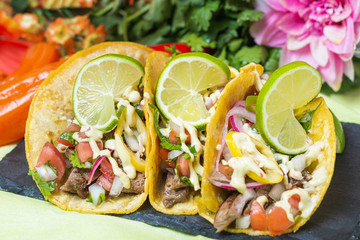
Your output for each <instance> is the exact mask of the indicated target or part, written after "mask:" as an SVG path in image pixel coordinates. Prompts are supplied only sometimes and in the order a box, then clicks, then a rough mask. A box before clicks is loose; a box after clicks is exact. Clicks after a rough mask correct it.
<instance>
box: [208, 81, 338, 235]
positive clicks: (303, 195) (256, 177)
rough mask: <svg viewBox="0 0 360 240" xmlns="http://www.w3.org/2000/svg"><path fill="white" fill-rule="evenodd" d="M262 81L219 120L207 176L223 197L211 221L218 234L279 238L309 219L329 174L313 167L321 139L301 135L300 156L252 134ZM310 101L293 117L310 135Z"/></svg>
mask: <svg viewBox="0 0 360 240" xmlns="http://www.w3.org/2000/svg"><path fill="white" fill-rule="evenodd" d="M267 78H268V76H266V75H265V74H264V75H262V76H260V77H259V75H258V77H257V79H256V80H255V84H254V86H255V87H253V88H252V89H256V90H255V91H252V93H250V95H248V96H247V97H246V101H245V100H240V101H238V102H236V103H235V104H234V105H233V106H232V108H231V109H230V111H228V113H227V115H226V117H225V119H224V120H225V121H224V126H223V129H222V133H221V135H222V136H221V140H220V143H219V144H218V145H217V146H216V149H217V150H218V154H217V157H216V165H215V167H214V170H213V171H212V174H211V175H210V176H209V177H208V180H209V181H210V182H211V184H212V185H213V186H216V187H218V188H220V189H224V190H225V191H224V192H225V196H227V197H225V201H223V202H222V204H221V205H220V206H219V207H218V209H217V211H216V214H215V216H214V219H213V224H214V227H215V228H216V229H217V231H218V232H220V231H223V230H224V229H238V230H239V232H241V231H240V230H241V229H244V231H245V232H246V233H249V229H250V231H252V230H253V231H266V232H268V233H270V235H277V234H281V233H283V232H285V231H287V230H289V228H291V227H292V226H293V225H294V224H295V223H297V222H298V221H299V220H300V219H307V218H309V217H310V216H311V214H312V213H313V211H314V209H315V208H316V207H317V206H318V203H319V201H321V197H322V196H321V194H322V191H320V189H321V188H323V187H324V186H325V185H326V184H328V183H327V180H328V176H329V174H331V173H329V172H328V169H327V168H326V167H325V166H324V165H321V164H319V162H320V161H323V160H322V159H323V155H324V152H325V143H324V141H323V140H321V139H320V140H314V139H312V138H310V137H307V141H306V143H307V149H306V151H305V152H303V153H300V154H296V155H287V154H283V153H279V152H277V151H276V150H274V149H273V148H272V147H271V146H269V145H268V144H267V143H266V141H265V140H264V139H263V138H262V136H261V135H260V134H259V132H258V131H257V129H256V116H255V111H254V105H255V104H256V97H257V95H258V93H259V91H260V90H261V87H262V85H263V84H264V82H265V81H266V79H267ZM254 99H255V101H254ZM313 102H316V106H317V107H316V106H315V109H312V110H311V111H309V110H308V111H306V112H305V114H304V113H302V115H300V116H296V117H297V118H298V120H299V121H300V123H304V122H307V124H305V125H304V124H303V127H304V128H305V130H306V131H307V132H311V131H312V129H311V128H309V126H311V121H312V116H313V115H314V114H316V111H317V110H318V108H319V107H320V106H321V104H324V103H323V102H322V101H319V99H316V100H313ZM313 108H314V107H313ZM214 161H215V159H214ZM203 197H204V196H203ZM205 197H206V196H205Z"/></svg>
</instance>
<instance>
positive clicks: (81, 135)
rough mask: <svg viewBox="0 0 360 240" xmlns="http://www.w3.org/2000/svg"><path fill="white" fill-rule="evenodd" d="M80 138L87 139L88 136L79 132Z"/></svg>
mask: <svg viewBox="0 0 360 240" xmlns="http://www.w3.org/2000/svg"><path fill="white" fill-rule="evenodd" d="M79 137H80V138H88V136H87V135H86V134H85V132H79Z"/></svg>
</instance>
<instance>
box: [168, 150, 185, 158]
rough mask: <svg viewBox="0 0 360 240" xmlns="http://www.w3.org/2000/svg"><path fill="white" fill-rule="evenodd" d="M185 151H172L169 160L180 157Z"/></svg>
mask: <svg viewBox="0 0 360 240" xmlns="http://www.w3.org/2000/svg"><path fill="white" fill-rule="evenodd" d="M183 152H184V151H181V150H172V151H170V152H169V153H168V159H173V158H176V157H178V156H180V155H181V154H182V153H183Z"/></svg>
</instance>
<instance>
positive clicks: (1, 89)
mask: <svg viewBox="0 0 360 240" xmlns="http://www.w3.org/2000/svg"><path fill="white" fill-rule="evenodd" d="M63 62H64V60H61V61H58V62H55V63H51V64H48V65H46V66H43V67H41V68H37V69H34V70H31V71H29V72H28V73H26V74H24V75H22V76H20V77H16V78H14V79H13V80H12V81H11V82H6V83H3V84H1V85H0V132H1V137H0V146H2V145H6V144H9V143H11V142H14V141H17V140H20V139H21V138H23V137H24V133H25V123H26V118H27V114H28V111H29V107H30V103H31V100H32V98H33V96H34V93H35V91H36V89H37V88H38V86H39V85H40V83H41V82H42V81H43V80H44V79H45V78H46V77H47V76H48V74H49V73H50V72H51V71H52V70H54V69H56V68H57V67H58V66H60V65H61V63H63Z"/></svg>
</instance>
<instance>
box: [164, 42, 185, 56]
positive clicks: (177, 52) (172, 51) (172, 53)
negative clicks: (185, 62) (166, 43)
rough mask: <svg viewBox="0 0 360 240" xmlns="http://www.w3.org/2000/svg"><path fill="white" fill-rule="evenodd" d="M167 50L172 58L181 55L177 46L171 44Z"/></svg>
mask: <svg viewBox="0 0 360 240" xmlns="http://www.w3.org/2000/svg"><path fill="white" fill-rule="evenodd" d="M165 50H167V51H169V52H171V56H172V57H175V56H176V55H177V54H179V53H181V52H180V51H179V50H177V49H176V46H175V44H171V45H170V47H165Z"/></svg>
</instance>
